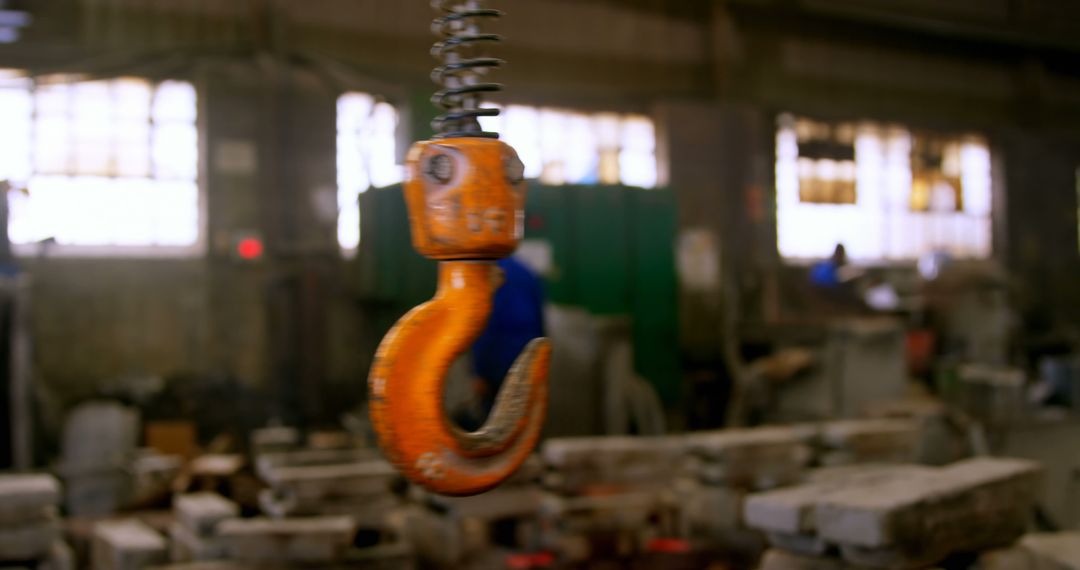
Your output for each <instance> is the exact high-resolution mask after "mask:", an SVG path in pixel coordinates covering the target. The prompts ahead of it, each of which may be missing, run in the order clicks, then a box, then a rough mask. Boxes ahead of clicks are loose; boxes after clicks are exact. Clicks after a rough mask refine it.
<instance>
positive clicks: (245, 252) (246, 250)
mask: <svg viewBox="0 0 1080 570" xmlns="http://www.w3.org/2000/svg"><path fill="white" fill-rule="evenodd" d="M236 253H237V255H239V256H240V257H241V258H242V259H248V260H251V259H259V258H260V257H262V254H263V244H262V241H260V240H259V239H258V238H253V237H249V238H244V239H242V240H240V243H238V244H236Z"/></svg>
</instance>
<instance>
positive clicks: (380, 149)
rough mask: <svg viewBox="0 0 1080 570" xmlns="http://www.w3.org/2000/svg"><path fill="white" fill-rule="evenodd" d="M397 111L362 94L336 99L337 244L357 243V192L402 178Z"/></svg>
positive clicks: (351, 245)
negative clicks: (398, 161) (398, 155)
mask: <svg viewBox="0 0 1080 570" xmlns="http://www.w3.org/2000/svg"><path fill="white" fill-rule="evenodd" d="M397 123H398V113H397V110H395V109H394V107H393V106H392V105H390V104H389V103H386V102H383V101H379V100H377V99H376V98H375V97H372V96H371V95H367V94H364V93H346V94H345V95H342V96H341V97H340V98H339V99H338V113H337V179H338V226H337V233H338V243H339V244H340V245H341V248H342V249H344V250H346V251H350V250H355V249H356V246H357V245H359V244H360V194H361V193H362V192H364V191H365V190H367V189H369V188H378V187H382V186H390V185H391V184H397V183H398V182H401V181H402V177H403V169H402V167H401V166H400V165H399V164H397V160H396V158H397V152H396V149H397V139H396V130H397Z"/></svg>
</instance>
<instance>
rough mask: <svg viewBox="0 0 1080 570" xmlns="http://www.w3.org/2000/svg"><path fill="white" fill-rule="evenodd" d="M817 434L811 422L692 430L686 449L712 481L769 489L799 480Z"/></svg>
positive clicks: (704, 477) (685, 438)
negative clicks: (707, 430)
mask: <svg viewBox="0 0 1080 570" xmlns="http://www.w3.org/2000/svg"><path fill="white" fill-rule="evenodd" d="M816 436H817V431H816V428H815V427H813V426H811V425H796V426H776V427H762V428H751V429H730V430H719V431H709V432H699V433H692V434H689V435H687V436H685V437H684V441H683V443H684V449H685V451H686V452H687V453H688V454H690V455H692V456H695V457H697V458H698V459H699V460H700V462H699V463H698V468H697V469H696V471H697V472H698V475H699V477H700V478H701V479H702V480H703V481H705V482H707V483H710V484H718V485H730V486H736V487H740V488H748V489H768V488H774V487H778V486H781V485H786V484H790V483H793V482H796V481H798V479H799V477H800V476H801V474H802V471H803V469H804V468H805V466H806V465H807V464H808V463H809V461H810V459H811V457H812V451H811V445H810V444H811V443H812V442H813V441H814V439H815V438H816Z"/></svg>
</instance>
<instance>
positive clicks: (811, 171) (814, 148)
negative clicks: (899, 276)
mask: <svg viewBox="0 0 1080 570" xmlns="http://www.w3.org/2000/svg"><path fill="white" fill-rule="evenodd" d="M990 204H991V184H990V150H989V147H988V145H987V143H986V141H985V140H984V139H982V138H981V137H978V136H946V135H941V134H937V133H924V132H915V131H912V130H910V129H907V128H905V127H901V126H896V125H883V124H877V123H871V122H860V123H838V122H832V123H830V122H822V121H814V120H810V119H805V118H797V117H792V116H790V115H783V116H781V117H780V120H779V128H778V133H777V140H776V205H777V234H778V235H777V240H778V247H779V251H780V253H781V255H782V256H784V257H785V258H789V259H810V258H822V257H827V256H828V255H829V254H830V253H831V252H832V251H833V248H834V247H835V246H836V244H838V243H842V244H844V246H845V248H846V249H847V252H848V255H849V256H851V258H852V259H855V260H861V261H891V260H913V259H917V258H919V257H921V256H923V255H924V254H928V253H936V252H942V253H947V254H950V255H953V256H956V257H967V258H983V257H988V256H989V255H990V244H991V229H990V228H991V220H990Z"/></svg>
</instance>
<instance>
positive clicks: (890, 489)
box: [814, 458, 1040, 567]
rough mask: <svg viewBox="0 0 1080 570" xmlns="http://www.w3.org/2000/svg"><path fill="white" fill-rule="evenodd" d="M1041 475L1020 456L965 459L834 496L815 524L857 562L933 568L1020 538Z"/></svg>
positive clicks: (826, 500) (827, 498)
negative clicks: (947, 559)
mask: <svg viewBox="0 0 1080 570" xmlns="http://www.w3.org/2000/svg"><path fill="white" fill-rule="evenodd" d="M1039 471H1040V469H1039V467H1038V465H1037V464H1035V463H1033V462H1030V461H1024V460H1018V459H994V458H980V459H972V460H967V461H962V462H959V463H956V464H953V465H951V466H948V467H945V468H941V469H939V470H936V471H932V472H930V473H927V474H915V473H913V474H910V475H908V476H907V477H904V478H899V479H891V480H888V481H885V482H882V483H880V484H871V485H861V486H859V485H856V486H852V487H850V488H849V489H847V490H846V491H845V492H843V493H833V494H830V495H827V496H825V497H823V498H822V499H821V501H819V502H818V503H817V505H816V506H815V511H814V520H815V524H816V527H817V531H818V534H819V535H820V536H821V537H822V538H824V539H825V540H827V541H829V542H833V543H837V544H840V545H841V547H842V551H843V553H844V557H845V559H847V560H849V561H851V562H853V563H857V564H863V565H868V566H874V567H893V566H904V567H912V566H913V565H916V564H931V563H934V562H936V561H938V560H940V559H942V558H943V557H945V556H947V555H948V554H949V553H951V552H957V551H966V552H976V551H981V550H985V549H989V548H996V547H1000V546H1007V545H1009V544H1011V543H1012V542H1013V541H1015V540H1016V539H1017V538H1019V537H1020V536H1021V535H1022V534H1023V532H1024V530H1025V527H1026V525H1027V519H1028V516H1029V513H1030V511H1031V508H1032V506H1033V504H1034V501H1035V496H1036V493H1037V486H1038V485H1037V484H1038V475H1039Z"/></svg>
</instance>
